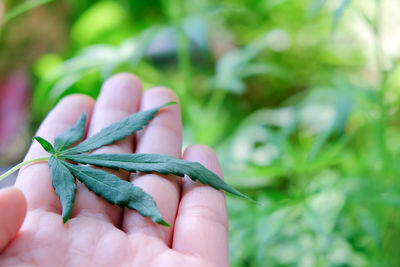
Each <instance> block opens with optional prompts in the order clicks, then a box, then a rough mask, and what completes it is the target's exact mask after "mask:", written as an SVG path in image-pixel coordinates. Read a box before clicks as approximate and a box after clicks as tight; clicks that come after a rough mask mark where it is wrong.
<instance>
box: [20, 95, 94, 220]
mask: <svg viewBox="0 0 400 267" xmlns="http://www.w3.org/2000/svg"><path fill="white" fill-rule="evenodd" d="M93 104H94V101H93V99H91V98H90V97H88V96H84V95H71V96H67V97H65V98H64V99H62V100H61V101H60V102H59V103H58V104H57V106H56V107H55V108H54V109H53V110H52V111H51V112H50V113H49V114H48V115H47V117H46V119H45V120H44V121H43V122H42V124H41V126H40V127H39V130H38V131H37V133H36V135H38V136H40V137H43V138H45V139H46V140H48V141H49V142H50V143H53V141H54V138H55V137H56V136H57V135H58V134H60V133H61V132H63V131H65V130H67V129H68V128H70V127H72V125H74V124H75V123H76V121H77V120H78V119H79V117H80V116H81V115H82V113H83V112H86V113H87V115H88V117H87V118H88V120H89V119H90V115H91V113H92V108H93ZM48 155H49V154H48V153H47V152H46V151H45V150H44V149H43V148H42V147H41V146H40V145H39V143H37V142H33V144H32V146H31V147H30V149H29V151H28V153H27V155H26V157H25V160H30V159H34V158H38V157H43V156H48ZM15 185H16V186H17V187H18V188H20V189H21V190H22V191H23V192H24V194H25V197H26V199H27V202H28V209H36V208H42V209H44V210H47V211H52V212H57V213H60V212H61V203H60V200H59V199H58V197H57V195H56V193H55V191H54V189H53V186H52V184H51V179H50V172H49V167H48V165H47V162H41V163H35V164H31V165H28V166H26V167H25V168H22V169H21V171H20V172H19V175H18V178H17V181H16V183H15Z"/></svg>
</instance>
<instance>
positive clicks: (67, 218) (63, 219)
mask: <svg viewBox="0 0 400 267" xmlns="http://www.w3.org/2000/svg"><path fill="white" fill-rule="evenodd" d="M68 220H69V215H67V216H66V215H64V216H63V218H62V221H63V224H66V223H67V221H68Z"/></svg>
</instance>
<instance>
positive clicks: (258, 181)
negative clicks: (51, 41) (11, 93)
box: [3, 0, 400, 266]
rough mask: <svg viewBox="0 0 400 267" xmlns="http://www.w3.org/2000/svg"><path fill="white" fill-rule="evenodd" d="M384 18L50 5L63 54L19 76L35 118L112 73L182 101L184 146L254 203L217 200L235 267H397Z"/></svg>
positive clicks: (191, 6)
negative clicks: (202, 155)
mask: <svg viewBox="0 0 400 267" xmlns="http://www.w3.org/2000/svg"><path fill="white" fill-rule="evenodd" d="M17 2H22V1H17ZM7 3H8V6H10V7H11V6H13V5H16V4H17V3H14V2H13V3H11V1H6V6H7ZM396 8H397V10H398V11H399V10H400V8H399V6H398V4H396V1H395V0H385V1H383V0H382V1H380V0H375V1H355V0H354V1H349V0H340V1H334V0H296V1H289V0H270V1H260V0H234V1H228V0H222V1H217V0H201V1H200V0H187V1H179V0H173V1H166V0H160V1H157V0H151V1H128V0H120V1H111V0H109V1H94V0H65V1H61V2H58V3H51V4H49V5H47V6H46V7H42V9H46V10H47V11H48V12H54V11H55V10H56V11H57V12H60V10H65V12H66V14H64V15H60V18H59V20H61V21H62V23H63V25H66V26H65V27H67V29H68V30H67V31H66V33H65V35H66V38H65V39H66V40H67V41H66V42H65V44H64V45H63V48H62V49H58V50H57V49H53V50H51V51H47V52H46V53H44V54H42V55H41V56H40V57H38V58H36V59H35V61H34V62H32V64H31V65H30V67H29V68H30V71H31V72H32V75H33V78H34V80H35V83H34V84H35V87H34V91H33V102H32V110H33V115H34V117H33V118H34V120H35V121H37V122H38V121H41V120H42V118H43V117H44V116H45V114H46V113H47V112H48V111H49V109H50V108H51V107H52V106H53V105H54V104H55V103H56V102H57V100H58V99H60V98H61V97H63V96H64V95H67V94H71V93H77V92H79V93H85V94H89V95H91V96H93V97H96V96H97V94H98V92H99V89H100V86H101V83H102V82H103V81H104V80H105V79H106V78H107V77H109V76H110V75H112V74H114V73H117V72H121V71H124V72H132V73H135V74H136V75H137V76H139V77H140V78H141V79H142V80H143V83H144V85H145V88H149V87H151V86H155V85H165V86H168V87H170V88H172V89H173V90H174V91H175V92H176V93H177V94H178V95H179V97H180V100H181V102H182V112H183V119H184V138H185V139H184V144H185V145H187V144H190V143H205V144H208V145H211V146H212V147H214V148H215V149H216V150H217V152H218V154H219V157H220V159H221V162H222V165H223V169H224V171H225V175H226V179H227V181H228V182H229V183H231V184H233V185H234V186H236V187H237V188H239V189H240V190H242V191H243V192H245V193H247V194H249V195H250V196H251V197H252V198H254V199H256V200H257V202H258V204H253V203H251V202H246V201H243V200H240V199H236V198H232V197H230V196H228V208H229V217H230V228H229V229H230V257H231V264H232V266H293V265H295V266H398V265H399V264H400V256H399V255H400V254H399V252H398V251H397V249H398V247H400V218H399V215H397V208H399V206H400V193H399V192H400V191H399V190H400V186H399V182H398V180H399V178H398V177H399V175H400V168H399V166H400V164H399V152H400V145H398V144H399V143H400V142H399V141H400V125H399V123H398V118H399V100H400V80H399V78H398V77H400V76H399V71H400V69H399V67H398V66H397V61H398V55H396V54H393V53H391V52H390V51H389V52H388V51H387V50H388V49H387V46H385V45H384V44H385V42H389V45H390V42H392V43H393V42H394V43H395V42H396V41H395V40H391V39H390V38H387V35H386V36H385V34H384V33H385V32H386V33H387V32H389V33H390V32H391V31H394V28H393V27H395V26H397V27H400V25H398V24H394V25H393V23H392V22H390V20H389V19H388V18H390V10H391V9H394V10H396ZM32 13H34V10H32ZM386 14H388V15H387V16H386ZM38 19H40V18H38ZM14 20H16V21H18V20H23V16H21V17H20V18H18V19H14ZM41 23H43V24H46V23H47V22H46V21H45V20H42V21H41ZM10 24H11V23H10ZM9 27H10V28H11V27H12V25H10V26H9ZM5 34H12V33H10V32H9V31H7V29H6V30H5ZM387 39H389V41H387ZM4 44H6V42H5V41H3V46H4ZM397 44H398V43H397ZM5 47H7V45H5ZM397 49H398V46H397Z"/></svg>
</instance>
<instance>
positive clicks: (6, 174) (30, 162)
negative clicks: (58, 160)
mask: <svg viewBox="0 0 400 267" xmlns="http://www.w3.org/2000/svg"><path fill="white" fill-rule="evenodd" d="M49 159H50V156H46V157H40V158H36V159H31V160H27V161H23V162H21V163H19V164H18V165H15V166H14V167H13V168H11V169H10V170H8V171H7V172H5V173H3V174H2V175H0V181H2V180H3V179H4V178H6V177H7V176H9V175H11V174H12V173H13V172H16V171H17V170H19V169H21V168H22V167H24V166H26V165H28V164H32V163H35V162H40V161H46V160H49Z"/></svg>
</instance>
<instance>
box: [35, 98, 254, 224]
mask: <svg viewBox="0 0 400 267" xmlns="http://www.w3.org/2000/svg"><path fill="white" fill-rule="evenodd" d="M171 104H176V103H175V102H170V103H167V104H165V105H162V106H159V107H157V108H154V109H151V110H147V111H143V112H138V113H135V114H133V115H131V116H129V117H127V118H125V119H123V120H121V121H119V122H116V123H114V124H111V125H110V126H108V127H106V128H104V129H102V130H101V131H100V132H99V133H97V134H95V135H94V136H92V137H90V138H88V139H86V140H85V141H83V142H81V143H79V144H78V145H76V146H75V147H72V148H70V146H71V145H73V144H74V143H75V142H77V141H79V140H80V139H82V137H83V136H84V133H85V122H86V115H85V114H83V115H82V116H81V117H80V118H79V120H78V121H77V123H75V125H74V126H73V127H72V128H70V129H68V130H66V131H64V132H63V133H61V134H60V135H58V136H57V137H56V138H55V142H54V147H53V146H52V145H51V144H50V143H49V142H48V141H46V140H45V139H43V138H41V137H34V139H35V140H37V141H38V142H39V143H40V144H41V145H42V146H43V148H44V149H45V150H46V151H47V152H49V153H50V154H52V156H51V157H50V159H49V167H50V174H51V179H52V183H53V187H54V189H55V190H56V193H57V195H58V197H59V198H60V200H61V204H62V207H63V222H64V223H65V222H66V221H67V220H68V219H69V217H70V216H71V211H72V207H73V204H74V201H75V192H76V185H75V178H76V179H78V180H79V181H81V182H82V183H83V184H85V185H86V187H87V188H88V189H89V190H91V191H93V192H94V193H95V194H96V195H98V196H102V197H103V198H104V199H105V200H106V201H108V202H109V203H111V204H116V205H118V206H119V207H121V208H122V207H128V208H130V209H135V210H137V211H138V212H139V213H140V214H141V215H143V216H146V217H150V218H151V219H152V220H153V221H154V222H156V223H159V224H161V225H164V226H168V223H166V222H165V221H164V220H163V219H162V216H161V214H160V212H159V211H158V209H157V206H156V203H155V202H154V200H153V199H152V198H151V196H150V195H148V194H146V193H145V192H144V191H143V190H142V189H140V188H139V187H136V186H134V185H133V184H131V183H129V182H127V181H124V180H121V179H120V178H119V177H117V176H115V175H112V174H109V173H107V172H105V171H102V170H99V169H93V168H91V167H90V166H79V165H73V164H71V163H69V162H67V161H66V160H71V161H73V162H76V163H83V164H91V165H96V166H101V167H108V168H113V169H124V170H127V171H130V172H133V171H141V172H145V173H152V172H157V173H161V174H174V175H178V176H181V177H183V176H184V175H188V176H189V177H190V178H191V179H192V180H193V181H197V180H198V181H200V182H201V183H203V184H207V185H210V186H212V187H214V188H216V189H223V190H225V191H227V192H230V193H232V194H234V195H237V196H241V197H244V198H247V197H246V196H245V195H243V194H242V193H240V192H239V191H237V190H236V189H234V188H233V187H231V186H229V185H228V184H226V183H225V182H224V181H223V180H222V179H220V178H219V177H218V176H217V175H215V174H214V173H213V172H211V171H210V170H208V169H207V168H206V167H204V166H203V165H201V164H200V163H198V162H191V161H186V160H181V159H177V158H174V157H171V156H167V155H157V154H82V153H85V152H88V151H91V150H93V149H96V148H99V147H102V146H104V145H108V144H111V143H114V142H115V141H118V140H121V139H123V138H125V137H126V136H129V135H131V134H133V133H134V132H136V131H138V130H141V129H142V128H143V127H144V126H145V125H147V124H148V123H149V121H150V120H151V119H152V118H153V117H154V115H155V114H156V113H157V112H158V111H159V110H160V108H162V107H165V106H168V105H171Z"/></svg>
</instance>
